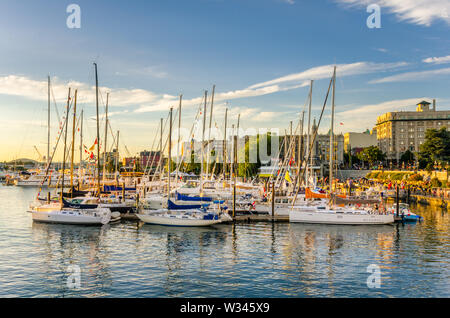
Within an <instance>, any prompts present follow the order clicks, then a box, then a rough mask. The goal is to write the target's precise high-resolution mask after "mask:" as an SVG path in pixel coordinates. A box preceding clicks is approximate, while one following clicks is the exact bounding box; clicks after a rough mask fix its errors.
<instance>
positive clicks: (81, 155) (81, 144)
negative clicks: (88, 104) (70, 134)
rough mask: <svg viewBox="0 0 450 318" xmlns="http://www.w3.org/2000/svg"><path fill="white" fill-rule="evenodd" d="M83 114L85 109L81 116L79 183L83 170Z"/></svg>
mask: <svg viewBox="0 0 450 318" xmlns="http://www.w3.org/2000/svg"><path fill="white" fill-rule="evenodd" d="M83 114H84V110H83V109H82V110H81V117H80V165H79V167H78V184H80V182H81V170H82V168H83Z"/></svg>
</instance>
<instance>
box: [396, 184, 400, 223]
mask: <svg viewBox="0 0 450 318" xmlns="http://www.w3.org/2000/svg"><path fill="white" fill-rule="evenodd" d="M395 187H396V193H395V204H396V212H397V217H399V216H400V194H399V192H400V188H399V186H398V183H396V184H395Z"/></svg>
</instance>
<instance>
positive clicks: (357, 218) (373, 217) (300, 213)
mask: <svg viewBox="0 0 450 318" xmlns="http://www.w3.org/2000/svg"><path fill="white" fill-rule="evenodd" d="M332 84H333V95H332V106H331V129H330V177H329V179H330V195H329V200H328V202H327V203H325V202H324V201H321V204H318V205H317V204H316V205H309V204H308V205H303V206H294V203H295V201H294V203H293V204H292V205H293V206H292V207H291V210H290V211H289V221H290V222H293V223H320V224H347V225H359V224H364V225H379V224H391V223H394V215H393V214H390V213H383V212H381V211H378V210H375V209H372V208H369V207H367V208H361V207H358V206H348V205H344V206H337V205H336V195H335V194H333V157H334V109H335V87H336V66H335V67H334V72H333V79H332ZM308 146H310V145H308ZM311 148H312V147H311ZM309 152H311V149H310V150H309Z"/></svg>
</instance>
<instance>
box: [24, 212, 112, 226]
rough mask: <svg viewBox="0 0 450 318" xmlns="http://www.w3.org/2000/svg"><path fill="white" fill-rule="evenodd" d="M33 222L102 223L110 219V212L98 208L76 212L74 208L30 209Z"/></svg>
mask: <svg viewBox="0 0 450 318" xmlns="http://www.w3.org/2000/svg"><path fill="white" fill-rule="evenodd" d="M30 213H31V215H32V219H33V221H34V222H43V223H58V224H74V225H104V224H107V223H109V221H110V220H111V212H110V211H109V210H108V211H106V210H105V209H100V211H99V213H96V212H90V213H86V214H84V213H77V211H74V210H63V211H30Z"/></svg>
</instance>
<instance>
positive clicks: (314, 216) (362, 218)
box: [289, 211, 394, 225]
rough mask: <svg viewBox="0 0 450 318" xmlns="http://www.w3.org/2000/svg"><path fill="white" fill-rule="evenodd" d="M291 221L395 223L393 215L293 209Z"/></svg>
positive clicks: (290, 215)
mask: <svg viewBox="0 0 450 318" xmlns="http://www.w3.org/2000/svg"><path fill="white" fill-rule="evenodd" d="M289 221H290V222H292V223H316V224H345V225H359V224H365V225H377V224H391V223H394V216H393V215H384V214H356V213H355V214H352V213H326V212H303V211H291V212H290V213H289Z"/></svg>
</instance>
